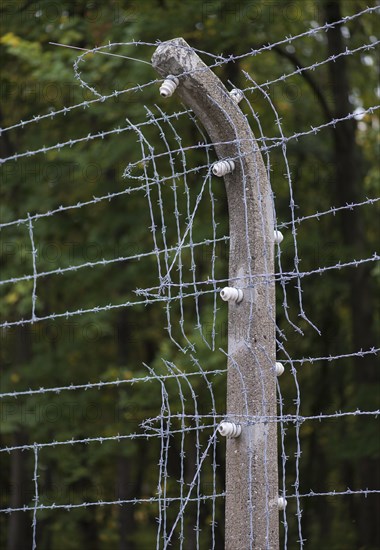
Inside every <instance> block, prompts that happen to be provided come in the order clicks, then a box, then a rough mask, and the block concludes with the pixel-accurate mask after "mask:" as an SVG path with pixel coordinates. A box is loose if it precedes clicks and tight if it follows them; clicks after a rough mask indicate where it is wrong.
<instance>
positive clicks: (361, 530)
mask: <svg viewBox="0 0 380 550" xmlns="http://www.w3.org/2000/svg"><path fill="white" fill-rule="evenodd" d="M324 15H325V20H326V21H327V22H328V23H331V22H333V21H337V20H339V19H341V17H342V15H341V2H340V1H339V0H327V1H325V3H324ZM327 41H328V54H329V56H332V55H337V54H339V53H341V52H343V51H344V50H345V44H344V41H343V36H342V33H341V26H340V25H338V26H335V27H334V28H332V29H330V30H329V31H328V32H327ZM347 63H348V61H347V57H345V56H342V57H340V58H339V59H337V60H336V61H335V62H334V63H329V70H330V79H331V86H332V94H333V102H334V116H335V117H336V118H341V117H344V116H346V115H347V114H348V113H350V112H352V111H353V108H354V106H353V105H352V104H351V103H350V101H349V94H350V86H349V81H348V71H347ZM334 163H335V167H336V182H335V188H334V195H335V196H334V197H333V198H334V200H336V202H337V203H338V204H345V203H355V202H359V200H361V199H362V197H363V196H364V195H365V192H364V189H363V187H362V182H363V178H364V174H365V166H364V160H363V156H362V153H361V150H360V148H359V146H358V144H357V142H356V121H355V120H354V119H351V120H347V121H344V122H340V123H339V124H337V126H336V129H335V131H334ZM340 219H341V220H342V221H341V228H340V229H341V240H342V243H343V244H344V245H345V247H346V248H347V249H349V250H350V258H351V259H352V258H356V259H357V258H361V257H363V256H365V255H366V252H365V240H364V234H365V233H364V220H363V211H361V210H360V209H358V208H356V209H353V210H352V211H350V210H345V211H343V212H342V213H341V217H340ZM374 223H375V221H374ZM367 255H368V253H367ZM370 271H371V267H370V266H369V264H367V265H363V266H358V267H357V268H348V269H346V270H345V273H344V276H345V278H346V282H347V285H348V288H349V308H350V310H351V319H352V323H351V330H352V334H351V339H350V340H351V342H352V347H353V349H352V351H358V350H360V349H361V348H362V349H369V348H371V347H372V346H373V345H374V344H375V341H376V339H375V334H374V307H375V304H374V295H373V288H372V284H371V275H370ZM342 276H343V273H342ZM355 363H356V364H354V366H353V368H354V371H353V383H354V384H355V386H356V387H357V388H360V387H362V388H365V386H367V385H368V387H370V386H371V385H373V384H374V383H375V382H376V381H378V380H379V369H378V367H377V365H376V361H375V360H374V358H373V357H372V356H370V355H368V356H366V357H364V358H362V359H359V360H358V361H356V362H355ZM362 393H366V392H362ZM372 395H374V391H373V392H372ZM355 404H356V406H358V407H360V408H362V409H363V410H370V409H371V408H373V407H372V405H374V403H371V398H370V392H369V395H368V396H366V400H365V401H364V402H360V400H359V399H357V400H356V402H355ZM358 422H361V424H360V426H363V420H361V421H360V420H359V419H358ZM367 422H368V421H367ZM357 429H358V428H357ZM365 453H366V451H365V449H363V455H362V457H361V458H360V459H359V461H358V464H357V466H356V470H357V475H356V479H355V480H344V482H345V483H346V484H348V485H349V486H350V487H354V486H355V482H356V485H357V484H360V486H359V487H358V488H361V489H366V488H367V487H368V488H371V487H372V488H378V487H379V486H380V469H379V466H378V464H377V461H376V460H375V459H374V458H371V457H370V456H366V454H365ZM351 481H352V483H351ZM355 502H357V505H356V513H355V518H352V520H353V521H356V522H357V525H358V541H359V542H360V547H361V548H369V547H371V548H373V547H378V546H379V545H380V523H379V521H378V518H379V517H380V499H378V498H374V499H370V498H367V499H366V498H364V497H362V498H360V499H357V500H355Z"/></svg>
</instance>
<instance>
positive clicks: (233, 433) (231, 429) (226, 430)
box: [218, 422, 241, 438]
mask: <svg viewBox="0 0 380 550" xmlns="http://www.w3.org/2000/svg"><path fill="white" fill-rule="evenodd" d="M218 432H219V433H220V435H223V436H224V437H228V438H232V437H239V435H240V434H241V426H240V425H239V424H235V423H234V422H221V423H220V424H219V426H218Z"/></svg>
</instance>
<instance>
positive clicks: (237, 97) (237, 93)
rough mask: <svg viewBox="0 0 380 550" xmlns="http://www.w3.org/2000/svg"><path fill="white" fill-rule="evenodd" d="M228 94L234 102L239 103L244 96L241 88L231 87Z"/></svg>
mask: <svg viewBox="0 0 380 550" xmlns="http://www.w3.org/2000/svg"><path fill="white" fill-rule="evenodd" d="M230 96H231V97H232V99H233V100H234V102H235V103H240V101H241V100H242V99H243V97H244V94H243V92H242V91H241V90H239V88H233V89H232V90H231V91H230Z"/></svg>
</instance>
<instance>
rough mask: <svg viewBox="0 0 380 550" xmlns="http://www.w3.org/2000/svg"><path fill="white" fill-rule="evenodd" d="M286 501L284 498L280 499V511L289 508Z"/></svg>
mask: <svg viewBox="0 0 380 550" xmlns="http://www.w3.org/2000/svg"><path fill="white" fill-rule="evenodd" d="M287 504H288V503H287V502H286V499H285V498H284V497H278V509H279V510H285V508H286V506H287Z"/></svg>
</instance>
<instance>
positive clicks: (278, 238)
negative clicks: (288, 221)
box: [274, 229, 284, 244]
mask: <svg viewBox="0 0 380 550" xmlns="http://www.w3.org/2000/svg"><path fill="white" fill-rule="evenodd" d="M283 240H284V235H283V234H282V233H281V231H278V230H277V229H275V230H274V242H275V244H281V243H282V241H283Z"/></svg>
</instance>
